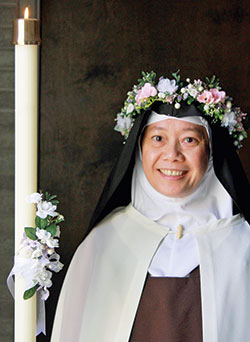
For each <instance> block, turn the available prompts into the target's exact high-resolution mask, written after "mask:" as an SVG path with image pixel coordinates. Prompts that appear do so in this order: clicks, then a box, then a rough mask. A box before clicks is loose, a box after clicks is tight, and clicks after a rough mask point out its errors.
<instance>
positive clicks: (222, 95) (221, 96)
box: [210, 88, 226, 103]
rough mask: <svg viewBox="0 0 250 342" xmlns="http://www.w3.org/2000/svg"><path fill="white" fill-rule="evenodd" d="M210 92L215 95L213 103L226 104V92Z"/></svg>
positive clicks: (216, 90) (213, 90)
mask: <svg viewBox="0 0 250 342" xmlns="http://www.w3.org/2000/svg"><path fill="white" fill-rule="evenodd" d="M210 91H211V93H212V95H213V98H214V101H213V103H218V102H224V101H225V98H226V93H225V92H224V91H219V90H218V89H216V88H213V89H210Z"/></svg>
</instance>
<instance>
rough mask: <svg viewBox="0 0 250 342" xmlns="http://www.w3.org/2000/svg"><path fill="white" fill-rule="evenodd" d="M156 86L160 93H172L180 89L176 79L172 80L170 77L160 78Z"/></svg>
mask: <svg viewBox="0 0 250 342" xmlns="http://www.w3.org/2000/svg"><path fill="white" fill-rule="evenodd" d="M156 88H157V90H158V91H159V92H160V93H166V92H167V93H168V94H169V95H172V94H173V93H174V92H176V90H177V89H178V85H176V80H171V81H170V79H168V78H160V79H159V82H158V84H157V86H156Z"/></svg>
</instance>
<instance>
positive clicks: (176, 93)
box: [114, 70, 247, 148]
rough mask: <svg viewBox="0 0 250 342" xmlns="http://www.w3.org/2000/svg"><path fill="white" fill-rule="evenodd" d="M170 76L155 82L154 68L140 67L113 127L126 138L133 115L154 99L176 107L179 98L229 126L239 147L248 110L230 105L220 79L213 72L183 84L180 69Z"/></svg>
mask: <svg viewBox="0 0 250 342" xmlns="http://www.w3.org/2000/svg"><path fill="white" fill-rule="evenodd" d="M172 76H173V79H172V80H170V79H168V78H164V77H160V78H159V81H158V82H157V83H156V81H155V77H156V74H155V73H154V72H153V71H151V72H149V73H145V72H144V71H143V72H142V79H139V80H138V82H139V83H138V84H137V85H134V86H133V89H132V90H131V91H129V92H128V94H127V95H128V97H127V99H126V100H125V102H124V106H123V108H122V109H121V112H120V113H118V114H117V118H116V119H115V120H116V126H115V128H114V129H115V130H116V131H118V132H121V134H122V135H123V136H124V137H125V139H127V137H128V135H129V132H130V130H131V128H132V126H133V123H134V121H135V118H136V116H137V115H139V114H141V113H143V112H144V111H145V110H146V109H149V107H151V105H152V104H153V103H154V102H156V101H160V102H163V103H167V104H174V107H175V108H176V109H179V108H181V101H185V103H187V104H188V105H191V104H192V103H194V104H196V106H197V108H198V109H199V110H200V111H201V112H202V113H204V114H205V115H207V116H210V117H211V118H212V123H214V122H217V121H219V122H220V124H221V126H222V127H226V128H227V129H228V131H229V134H230V135H231V136H232V138H233V141H234V145H235V146H236V147H237V148H240V147H241V146H242V144H241V142H242V140H243V139H245V138H246V137H247V132H246V129H247V123H246V121H247V120H246V116H247V114H246V113H243V112H242V111H241V109H240V108H239V107H233V105H232V100H233V99H232V98H231V97H229V96H228V95H226V93H225V91H223V90H221V87H220V86H219V79H218V78H216V76H213V77H212V78H211V79H209V78H207V77H206V82H203V81H201V80H199V79H198V80H194V81H193V82H191V81H190V79H189V78H187V79H186V83H185V84H184V83H183V82H182V81H181V80H180V75H179V70H178V71H177V72H176V73H173V74H172Z"/></svg>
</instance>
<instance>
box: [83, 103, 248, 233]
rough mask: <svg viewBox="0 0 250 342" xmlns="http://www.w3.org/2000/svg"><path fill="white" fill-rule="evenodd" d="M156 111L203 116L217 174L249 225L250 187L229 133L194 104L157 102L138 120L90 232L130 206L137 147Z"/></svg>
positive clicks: (111, 176) (105, 189) (115, 167)
mask: <svg viewBox="0 0 250 342" xmlns="http://www.w3.org/2000/svg"><path fill="white" fill-rule="evenodd" d="M152 110H153V111H155V112H156V113H158V114H167V115H171V116H174V117H179V118H181V117H185V116H202V117H204V118H205V119H206V120H207V121H208V122H209V124H210V127H211V131H212V148H213V162H214V171H215V174H216V176H217V178H218V179H219V181H220V182H221V184H222V185H223V186H224V188H225V189H226V190H227V192H228V193H229V194H230V196H231V197H232V199H233V204H234V213H235V214H236V213H241V214H242V215H243V216H244V217H245V219H246V220H247V221H248V222H249V221H250V213H249V202H248V196H249V195H250V186H249V183H248V179H247V177H246V174H245V172H244V170H243V167H242V165H241V162H240V159H239V156H238V153H237V151H236V148H235V146H234V144H233V140H232V138H231V136H230V135H229V133H228V130H227V129H226V128H225V127H221V126H220V123H211V119H210V117H208V116H207V115H204V114H203V113H202V112H200V111H199V109H198V108H197V107H196V106H195V105H194V104H192V105H187V104H186V103H185V102H182V103H181V108H180V109H175V107H174V106H173V105H169V104H164V103H162V102H155V103H154V104H153V105H152V106H151V108H149V109H148V110H146V111H145V112H144V113H143V114H140V115H138V116H137V118H136V120H135V122H134V125H133V127H132V129H131V132H130V134H129V137H128V139H127V141H126V144H125V145H124V148H123V150H122V153H121V154H120V156H119V158H118V160H117V162H116V163H115V165H114V167H113V169H112V171H111V173H110V175H109V177H108V179H107V182H106V184H105V187H104V190H103V192H102V194H101V197H100V199H99V201H98V204H97V206H96V209H95V211H94V213H93V216H92V218H91V221H90V225H89V228H88V232H89V231H90V230H91V229H92V228H93V227H94V226H95V225H96V224H97V223H98V222H100V221H101V220H102V219H103V218H104V217H105V216H106V215H107V214H109V213H110V212H111V211H112V210H113V209H115V208H117V207H120V206H126V205H128V204H129V203H130V201H131V180H132V173H133V168H134V162H135V151H136V145H137V141H138V139H139V136H140V134H141V132H142V129H143V127H144V126H145V124H146V122H147V120H148V117H149V115H150V113H151V111H152ZM88 232H87V233H88Z"/></svg>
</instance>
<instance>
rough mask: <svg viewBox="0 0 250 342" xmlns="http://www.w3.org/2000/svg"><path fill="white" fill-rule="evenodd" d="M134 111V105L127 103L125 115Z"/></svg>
mask: <svg viewBox="0 0 250 342" xmlns="http://www.w3.org/2000/svg"><path fill="white" fill-rule="evenodd" d="M134 109H135V107H134V105H133V104H132V103H129V105H128V107H127V111H126V114H130V113H132V112H133V110H134Z"/></svg>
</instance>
